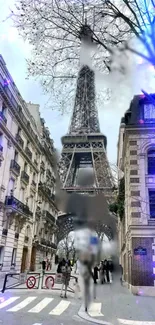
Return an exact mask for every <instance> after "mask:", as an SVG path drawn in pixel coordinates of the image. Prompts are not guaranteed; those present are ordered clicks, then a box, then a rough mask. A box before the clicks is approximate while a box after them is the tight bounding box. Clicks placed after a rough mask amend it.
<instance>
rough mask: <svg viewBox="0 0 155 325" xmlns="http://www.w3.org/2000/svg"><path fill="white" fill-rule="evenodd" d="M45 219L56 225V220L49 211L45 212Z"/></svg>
mask: <svg viewBox="0 0 155 325" xmlns="http://www.w3.org/2000/svg"><path fill="white" fill-rule="evenodd" d="M43 217H44V218H46V219H47V220H49V221H51V222H52V223H55V218H54V217H53V216H52V214H51V213H49V212H48V211H47V210H44V212H43Z"/></svg>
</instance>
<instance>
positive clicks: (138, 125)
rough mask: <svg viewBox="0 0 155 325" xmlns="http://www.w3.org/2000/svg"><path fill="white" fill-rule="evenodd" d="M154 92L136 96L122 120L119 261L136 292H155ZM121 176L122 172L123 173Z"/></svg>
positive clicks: (120, 132) (128, 282)
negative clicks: (123, 193) (121, 200)
mask: <svg viewBox="0 0 155 325" xmlns="http://www.w3.org/2000/svg"><path fill="white" fill-rule="evenodd" d="M154 102H155V95H150V96H149V97H145V96H143V95H139V96H135V97H134V98H133V100H132V102H131V105H130V108H129V109H128V110H127V112H126V113H125V115H124V117H123V118H122V120H121V125H120V131H119V141H118V169H120V170H121V172H123V173H124V180H125V200H124V207H125V212H124V217H123V218H122V220H120V219H119V223H118V227H119V249H120V263H121V264H122V266H123V269H124V279H125V281H126V282H127V284H128V287H129V288H130V289H131V291H132V292H133V293H135V294H139V295H143V294H144V295H155V106H154ZM121 176H122V175H121Z"/></svg>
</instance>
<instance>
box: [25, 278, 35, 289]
mask: <svg viewBox="0 0 155 325" xmlns="http://www.w3.org/2000/svg"><path fill="white" fill-rule="evenodd" d="M35 284H36V278H35V277H34V276H32V275H31V276H29V278H27V280H26V286H27V288H28V289H33V288H34V286H35Z"/></svg>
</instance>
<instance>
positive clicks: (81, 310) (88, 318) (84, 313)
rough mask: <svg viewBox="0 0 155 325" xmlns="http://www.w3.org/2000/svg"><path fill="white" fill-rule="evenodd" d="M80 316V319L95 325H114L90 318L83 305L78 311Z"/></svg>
mask: <svg viewBox="0 0 155 325" xmlns="http://www.w3.org/2000/svg"><path fill="white" fill-rule="evenodd" d="M78 315H79V317H80V318H82V319H84V320H86V321H87V322H90V323H94V324H100V325H113V324H112V323H109V322H106V321H102V320H99V319H97V318H93V317H91V316H89V314H88V313H86V312H85V309H84V306H83V305H82V306H81V307H80V309H79V311H78Z"/></svg>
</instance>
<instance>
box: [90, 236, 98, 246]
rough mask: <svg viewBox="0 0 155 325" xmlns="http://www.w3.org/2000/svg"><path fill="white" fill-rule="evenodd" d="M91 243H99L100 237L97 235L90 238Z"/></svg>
mask: <svg viewBox="0 0 155 325" xmlns="http://www.w3.org/2000/svg"><path fill="white" fill-rule="evenodd" d="M90 244H91V245H98V238H97V237H91V238H90Z"/></svg>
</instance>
